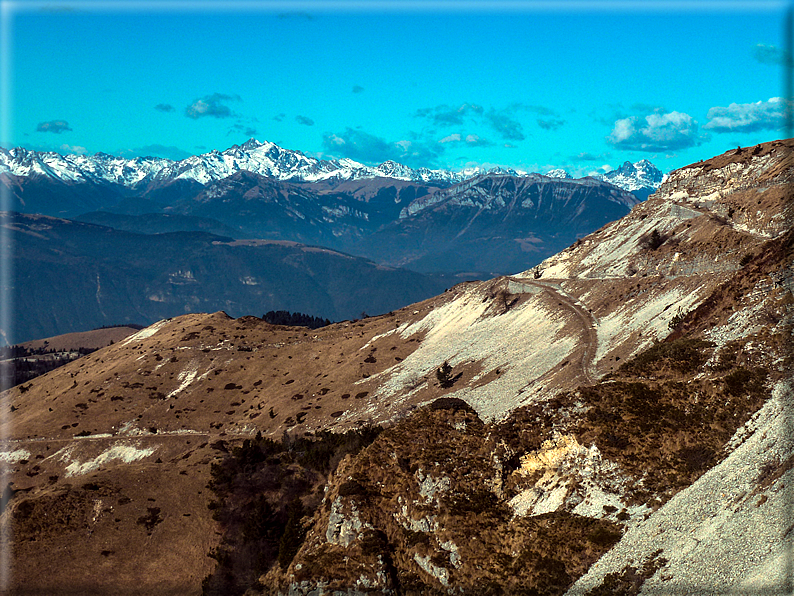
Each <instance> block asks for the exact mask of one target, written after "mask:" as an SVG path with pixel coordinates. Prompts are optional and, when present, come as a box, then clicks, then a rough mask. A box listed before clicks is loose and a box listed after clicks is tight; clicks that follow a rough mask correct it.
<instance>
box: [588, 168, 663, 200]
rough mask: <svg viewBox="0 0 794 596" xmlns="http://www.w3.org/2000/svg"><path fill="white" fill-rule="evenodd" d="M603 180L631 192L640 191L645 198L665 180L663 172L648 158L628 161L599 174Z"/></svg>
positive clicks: (641, 196) (639, 193)
mask: <svg viewBox="0 0 794 596" xmlns="http://www.w3.org/2000/svg"><path fill="white" fill-rule="evenodd" d="M598 177H599V178H600V179H601V180H604V181H606V182H609V183H610V184H614V185H615V186H617V187H619V188H622V189H623V190H627V191H629V192H633V193H638V196H639V198H641V199H644V198H645V197H647V196H648V195H649V194H651V193H653V192H654V191H655V190H656V189H657V188H659V185H661V183H662V180H663V178H664V177H663V175H662V172H661V171H660V170H659V169H658V168H657V167H656V166H654V165H653V164H652V163H651V162H649V161H648V160H647V159H642V160H640V161H638V162H636V163H631V162H630V161H626V162H624V163H623V165H622V166H620V167H619V168H618V169H617V170H612V171H611V172H607V173H606V174H602V175H600V176H598Z"/></svg>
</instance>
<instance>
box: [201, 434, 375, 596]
mask: <svg viewBox="0 0 794 596" xmlns="http://www.w3.org/2000/svg"><path fill="white" fill-rule="evenodd" d="M379 432H380V428H377V427H369V428H363V429H360V430H350V431H347V432H345V433H340V434H336V433H331V432H328V431H326V432H322V433H318V434H317V435H316V436H308V437H290V436H289V435H287V434H286V433H285V434H284V437H283V438H282V439H281V440H280V441H274V440H272V439H268V438H266V437H262V436H261V434H259V435H257V436H256V437H255V438H253V439H245V440H244V441H243V442H242V444H241V445H239V446H237V447H232V448H231V449H230V450H229V449H227V446H226V444H225V442H223V441H220V442H218V444H217V445H216V446H217V448H218V449H220V450H224V451H226V454H225V456H224V457H223V459H222V460H221V461H220V462H218V463H214V464H212V480H211V482H210V488H211V489H212V491H213V493H214V495H215V499H214V500H212V501H211V502H210V504H209V507H210V509H211V510H212V517H213V519H214V520H216V521H217V522H219V524H220V527H221V531H222V533H223V538H222V539H221V543H220V545H219V546H217V547H215V548H214V549H213V550H212V552H211V553H210V556H211V557H212V558H213V559H215V560H216V561H217V566H216V569H215V571H214V572H213V573H212V574H211V575H209V576H208V577H207V578H205V580H204V582H203V593H204V594H207V595H218V596H234V595H236V594H242V593H243V592H245V591H246V590H247V589H249V588H251V587H257V585H258V579H259V576H260V575H262V574H263V573H265V572H267V571H268V569H270V567H271V566H272V565H275V564H278V565H280V566H281V567H286V566H287V565H289V563H290V562H291V561H292V558H293V557H294V555H295V553H296V552H297V550H298V548H299V547H300V545H301V543H302V541H303V538H304V535H305V529H304V526H303V518H304V516H306V515H309V516H310V515H311V514H312V513H313V511H314V510H315V509H316V507H317V504H318V503H319V501H320V499H321V498H322V493H323V487H324V486H325V479H326V477H327V475H328V473H329V472H331V471H333V470H334V469H335V468H336V466H337V464H338V462H339V461H340V460H341V459H342V458H343V457H344V456H345V455H347V454H351V453H356V452H358V451H359V450H360V449H362V448H363V447H365V446H366V445H368V444H369V443H371V442H372V441H373V440H374V439H375V437H377V435H378V434H379Z"/></svg>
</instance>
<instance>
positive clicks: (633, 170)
mask: <svg viewBox="0 0 794 596" xmlns="http://www.w3.org/2000/svg"><path fill="white" fill-rule="evenodd" d="M627 166H629V167H627ZM240 171H248V172H253V173H255V174H259V175H260V176H266V177H268V178H275V179H277V180H286V181H291V182H318V181H333V182H341V181H344V180H363V179H371V178H393V179H395V180H406V181H411V182H424V183H431V184H441V185H450V184H455V183H458V182H463V181H464V180H468V179H469V178H473V177H475V176H479V175H482V174H507V175H510V176H516V177H523V176H530V175H533V173H531V172H525V171H521V170H514V169H511V168H502V167H495V168H490V169H484V168H479V167H475V168H466V169H463V170H460V171H456V172H453V171H450V170H443V169H439V170H431V169H428V168H418V169H414V168H410V167H408V166H405V165H403V164H399V163H397V162H394V161H391V160H390V161H386V162H383V163H382V164H380V165H378V166H375V167H370V166H366V165H364V164H361V163H358V162H356V161H353V160H351V159H338V160H337V159H333V160H321V159H316V158H313V157H309V156H307V155H304V154H303V153H302V152H300V151H293V150H290V149H284V148H282V147H279V146H278V145H276V144H275V143H271V142H268V141H265V142H260V141H257V140H256V139H249V140H248V141H246V142H245V143H243V144H242V145H239V146H238V145H234V146H232V147H230V148H229V149H226V150H225V151H222V152H220V151H217V150H215V151H210V152H209V153H204V154H201V155H195V156H191V157H188V158H187V159H183V160H181V161H174V160H171V159H165V158H158V157H136V158H134V159H124V158H121V157H115V156H113V155H108V154H107V153H96V154H95V155H91V156H89V155H61V154H59V153H55V152H40V151H29V150H27V149H23V148H21V147H17V148H15V149H11V150H6V149H2V148H0V174H7V175H11V176H17V177H31V176H44V177H47V178H51V179H54V180H59V181H62V182H72V183H75V182H92V183H95V184H111V185H119V186H123V187H125V188H128V189H134V190H141V189H144V188H146V189H148V190H151V189H152V187H157V186H162V185H165V184H168V183H171V182H173V181H176V180H183V181H193V182H197V183H199V184H202V185H206V184H208V183H210V182H213V181H216V180H221V179H223V178H227V177H228V176H231V175H233V174H236V173H237V172H240ZM548 175H549V176H551V177H562V178H570V177H571V176H570V174H568V173H567V172H565V170H553V171H552V172H549V174H548ZM600 178H602V179H603V180H606V181H608V182H611V183H612V184H615V186H618V187H619V188H622V189H624V190H628V191H629V192H634V191H635V190H638V189H644V188H653V189H654V190H655V189H656V188H658V187H659V184H661V181H662V174H661V172H660V171H659V170H658V169H657V168H656V167H655V166H654V165H653V164H652V163H651V162H649V161H648V160H642V161H639V162H637V163H636V164H631V163H630V162H626V163H625V164H623V166H621V168H620V169H619V170H615V171H613V172H610V173H608V174H605V175H603V176H601V177H600Z"/></svg>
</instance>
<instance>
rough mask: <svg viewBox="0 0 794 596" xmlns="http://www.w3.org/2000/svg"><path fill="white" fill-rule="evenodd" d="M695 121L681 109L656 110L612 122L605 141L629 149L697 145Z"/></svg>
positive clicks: (639, 149)
mask: <svg viewBox="0 0 794 596" xmlns="http://www.w3.org/2000/svg"><path fill="white" fill-rule="evenodd" d="M702 140H703V139H702V137H701V136H699V135H698V123H697V121H696V120H695V119H694V118H692V116H690V115H689V114H685V113H683V112H664V111H657V112H654V113H652V114H648V115H647V116H645V117H640V116H630V117H628V118H621V119H619V120H616V121H615V125H614V127H613V129H612V132H611V133H610V135H609V136H608V137H607V141H608V142H609V143H610V144H611V145H613V146H615V147H618V148H620V149H628V150H632V151H650V152H656V151H670V150H676V149H685V148H687V147H693V146H695V145H699V144H700V143H701V141H702Z"/></svg>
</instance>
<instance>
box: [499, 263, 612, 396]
mask: <svg viewBox="0 0 794 596" xmlns="http://www.w3.org/2000/svg"><path fill="white" fill-rule="evenodd" d="M507 279H508V281H509V282H513V284H516V285H519V286H521V285H523V286H533V287H536V288H541V289H543V290H544V291H546V292H548V293H550V294H552V295H553V296H554V298H555V299H556V300H557V302H559V303H561V304H562V305H563V306H564V307H566V308H567V309H568V310H570V311H572V312H573V313H574V315H576V317H577V318H578V319H579V321H580V323H581V324H582V330H583V333H584V338H583V351H582V359H581V361H580V362H579V369H580V371H581V374H582V376H583V377H584V378H585V380H586V381H587V383H589V384H590V385H595V383H596V382H597V380H598V379H597V373H596V370H595V355H596V352H597V350H598V333H597V331H596V324H597V323H596V319H595V317H594V316H593V315H592V313H591V312H590V311H588V310H587V309H586V308H585V307H584V306H583V305H582V304H580V303H579V302H578V301H577V300H576V299H575V298H573V297H571V296H569V295H568V294H566V293H565V291H564V290H562V288H560V287H558V286H557V285H556V284H553V283H551V282H543V281H538V280H534V279H525V278H517V277H508V278H507Z"/></svg>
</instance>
